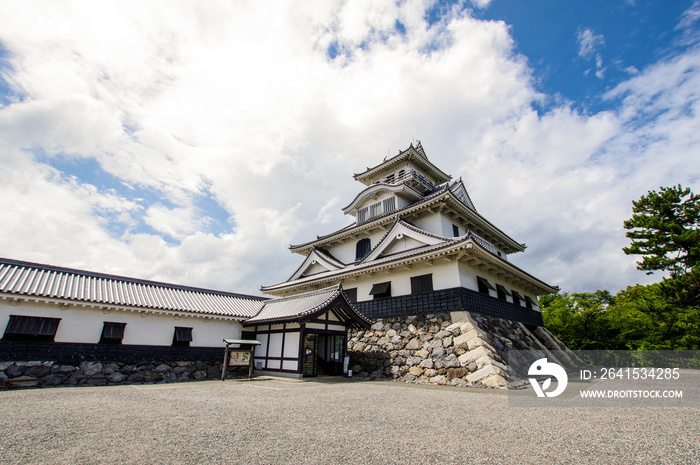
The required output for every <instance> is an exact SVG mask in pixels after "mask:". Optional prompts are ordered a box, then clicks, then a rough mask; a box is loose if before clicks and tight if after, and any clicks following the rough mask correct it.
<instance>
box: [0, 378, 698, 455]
mask: <svg viewBox="0 0 700 465" xmlns="http://www.w3.org/2000/svg"><path fill="white" fill-rule="evenodd" d="M0 408H2V418H0V462H1V463H3V464H98V463H99V464H101V463H120V464H132V463H133V464H222V463H246V464H257V463H294V464H296V463H363V464H364V463H402V464H420V463H460V464H462V463H471V464H481V463H484V464H486V463H488V464H511V463H512V464H537V465H541V464H545V463H559V464H589V463H590V464H617V463H619V464H634V463H639V464H652V463H653V464H696V463H700V439H698V438H700V421H698V414H699V413H700V409H698V408H673V409H670V408H666V409H662V408H607V409H603V408H565V409H554V408H546V409H537V408H513V407H508V406H507V396H506V394H505V392H504V391H498V390H487V389H467V388H452V387H446V386H439V387H437V386H416V385H408V384H403V383H398V382H376V381H374V382H371V381H368V382H361V381H356V380H343V379H340V380H335V381H331V380H323V379H317V380H311V381H309V380H288V379H282V378H263V379H254V380H250V381H249V380H239V381H226V382H221V381H204V382H191V383H180V384H157V385H140V386H114V387H81V388H55V389H33V390H32V389H30V390H16V391H7V392H0Z"/></svg>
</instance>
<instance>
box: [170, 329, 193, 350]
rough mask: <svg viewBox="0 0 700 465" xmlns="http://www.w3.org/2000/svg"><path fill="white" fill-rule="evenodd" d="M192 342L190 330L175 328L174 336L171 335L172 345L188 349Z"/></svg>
mask: <svg viewBox="0 0 700 465" xmlns="http://www.w3.org/2000/svg"><path fill="white" fill-rule="evenodd" d="M190 342H192V328H183V327H180V326H175V334H174V335H173V345H174V346H183V347H189V346H190Z"/></svg>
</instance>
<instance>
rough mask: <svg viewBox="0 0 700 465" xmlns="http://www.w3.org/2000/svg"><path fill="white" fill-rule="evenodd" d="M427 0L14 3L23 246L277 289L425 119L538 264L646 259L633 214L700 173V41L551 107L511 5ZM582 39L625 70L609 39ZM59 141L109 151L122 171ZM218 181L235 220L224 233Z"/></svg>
mask: <svg viewBox="0 0 700 465" xmlns="http://www.w3.org/2000/svg"><path fill="white" fill-rule="evenodd" d="M426 5H427V3H424V2H422V1H418V0H412V1H407V2H402V3H399V4H397V3H396V2H393V1H387V2H369V1H368V2H347V3H346V2H327V1H319V2H316V3H314V4H313V5H306V7H305V8H304V9H301V8H298V7H297V6H296V4H294V3H291V2H280V3H277V4H275V7H274V8H270V7H268V6H266V5H262V4H259V3H255V2H249V3H245V2H237V3H235V4H231V3H228V2H214V1H212V2H207V3H206V5H205V4H197V3H170V2H168V3H156V2H149V3H146V4H143V3H140V2H119V3H114V4H104V3H70V2H66V3H64V2H62V3H61V4H60V5H59V4H56V3H53V2H47V3H41V4H40V3H27V2H23V3H17V4H9V5H5V6H4V12H3V15H2V17H0V42H2V43H3V45H4V47H5V48H6V49H7V50H8V51H9V52H10V58H9V62H10V64H11V66H12V70H11V72H10V73H9V74H7V75H6V80H7V81H8V82H9V84H10V85H11V86H12V87H13V89H14V90H15V91H16V92H18V93H19V94H20V95H21V96H22V99H20V100H19V101H17V102H15V103H13V104H12V105H8V106H5V107H0V157H1V158H2V160H0V161H2V163H3V168H4V169H3V170H2V172H1V173H0V180H2V185H1V186H0V194H1V195H2V198H3V199H5V200H4V208H3V210H2V211H1V212H0V221H1V222H2V224H3V225H4V226H3V228H1V229H0V244H1V245H0V255H4V256H10V257H13V258H18V259H30V260H37V261H43V262H47V263H54V264H59V265H65V266H78V267H87V268H89V269H95V270H102V271H106V272H112V273H121V274H127V275H133V276H139V277H144V278H152V279H159V280H165V281H173V282H179V283H186V284H191V285H200V286H211V287H216V288H221V289H228V290H232V291H237V292H250V293H255V292H256V290H257V288H258V287H259V285H260V284H270V283H273V282H278V281H281V280H283V279H286V278H287V277H288V276H289V275H290V274H291V273H292V271H293V270H294V269H296V267H297V266H298V265H299V260H300V259H301V258H300V257H299V256H297V255H292V254H290V253H289V252H288V251H287V250H286V246H287V245H288V244H289V243H299V242H304V241H307V240H309V239H312V238H314V237H315V236H316V235H317V234H325V233H328V232H330V231H332V230H334V229H336V228H340V227H343V226H345V225H346V224H347V223H348V218H346V217H344V216H343V215H342V213H341V212H340V208H341V207H342V206H343V205H345V204H346V203H347V202H349V201H350V200H351V199H352V198H353V197H354V196H355V195H356V194H357V192H358V191H359V190H360V189H361V188H362V186H361V185H360V184H358V183H356V182H354V181H353V180H352V173H354V172H359V171H361V170H364V168H365V167H367V166H373V165H375V164H377V163H378V162H379V161H381V159H382V158H384V156H386V155H387V154H390V155H394V154H396V153H398V151H399V149H403V148H405V147H407V146H408V144H409V143H410V142H411V140H412V139H413V138H414V137H415V138H418V139H421V140H422V141H423V143H424V146H425V147H426V149H427V151H428V156H429V157H430V158H431V159H432V160H433V161H434V162H435V163H436V164H437V165H438V166H440V167H442V168H443V169H444V170H445V171H446V172H448V173H451V174H453V175H454V176H455V177H458V176H463V177H464V179H465V183H466V185H467V188H468V189H469V191H470V193H471V196H472V198H473V200H474V202H475V203H476V205H477V207H478V208H479V209H480V211H481V212H482V213H483V214H484V215H485V216H486V217H487V218H488V219H489V220H491V221H492V222H493V223H495V224H496V225H498V226H499V227H501V228H502V229H503V230H505V231H506V232H507V233H509V234H511V235H512V236H513V237H514V238H515V239H516V240H520V241H525V242H527V243H528V244H529V246H530V247H529V249H528V251H526V252H525V254H523V255H522V256H521V257H513V259H514V261H516V263H519V264H522V265H523V267H524V268H525V269H526V270H528V271H530V272H532V273H533V274H534V275H536V276H538V277H541V278H542V279H544V280H546V281H548V282H552V283H553V284H560V285H561V286H562V287H563V288H564V289H565V290H571V291H578V290H592V289H594V288H598V287H600V288H602V287H607V288H609V289H616V288H619V287H623V286H625V285H627V284H632V283H634V282H636V280H643V279H646V278H645V277H644V275H643V274H642V273H641V272H638V271H636V270H635V269H634V259H633V258H631V257H626V256H624V254H622V252H621V250H620V249H621V247H622V246H624V245H626V239H625V237H624V231H623V230H622V229H621V222H622V220H623V219H625V217H627V216H629V214H630V205H631V200H633V199H636V198H638V197H639V195H641V194H643V193H644V192H646V191H647V190H649V189H653V188H657V187H658V186H659V185H670V184H677V183H678V182H682V183H683V184H691V187H695V186H693V185H692V183H693V182H694V183H696V184H697V179H698V172H697V168H693V166H695V165H696V164H695V165H693V164H692V163H690V157H691V155H692V154H693V153H697V148H698V146H699V145H700V141H698V140H697V136H696V135H695V134H696V133H697V131H695V130H694V129H693V128H697V123H698V121H697V118H696V117H695V116H694V115H696V114H698V113H697V111H696V110H697V108H696V106H697V98H696V97H695V94H694V93H693V90H692V89H697V88H698V83H697V82H696V81H697V79H698V72H697V71H695V69H697V64H698V61H699V58H698V56H697V54H694V53H692V52H688V53H686V54H684V55H682V56H679V57H677V58H675V59H671V60H668V61H662V62H660V63H659V64H658V65H657V66H655V67H652V68H650V69H648V70H640V72H639V74H637V75H635V76H634V77H632V78H631V79H630V80H629V81H628V82H626V83H624V84H622V85H621V86H619V87H618V88H617V89H615V90H613V91H612V92H610V94H609V95H608V97H609V98H610V99H611V100H610V101H611V102H613V101H615V102H618V101H619V102H621V103H620V105H621V107H620V108H621V110H620V111H619V112H617V111H608V112H603V113H599V114H595V115H587V114H582V113H579V112H576V111H574V110H572V109H570V108H569V107H567V106H560V107H556V108H554V109H553V110H552V111H551V112H550V113H548V114H545V115H538V114H537V113H536V112H535V111H534V110H533V109H532V103H533V102H534V101H537V100H541V99H543V98H545V96H542V95H540V94H538V93H537V92H536V91H535V90H534V89H533V87H532V85H531V81H532V76H531V71H530V69H529V68H528V66H527V63H526V60H525V59H524V57H520V56H517V55H515V54H514V52H513V40H512V38H511V37H510V35H509V33H508V26H507V25H506V24H505V23H502V22H486V21H479V20H476V19H474V18H472V17H470V16H469V14H468V12H459V11H457V10H453V11H451V12H450V13H449V14H448V15H447V16H446V17H445V19H443V21H441V22H439V23H437V24H433V25H431V26H429V25H428V24H426V23H425V20H424V16H425V8H426ZM397 21H398V22H400V23H401V24H402V25H403V27H404V29H405V31H403V32H400V31H397V30H396V24H397ZM579 36H580V39H581V40H580V42H579V43H580V47H581V48H580V52H581V53H582V54H583V55H581V56H582V58H584V59H587V60H588V59H592V60H596V61H594V63H596V64H595V72H600V73H602V72H604V67H603V62H602V58H601V59H600V61H598V54H599V53H600V48H601V47H602V45H603V44H604V40H603V38H602V36H597V35H595V33H594V32H593V31H592V30H590V29H583V30H582V31H579ZM333 44H337V47H339V50H341V51H342V54H341V55H338V56H337V57H336V58H335V59H332V58H331V57H330V56H329V47H331V46H332V45H333ZM693 66H695V68H693ZM601 76H602V74H601ZM668 76H670V78H669V77H668ZM635 115H644V118H646V120H645V121H642V120H640V119H639V118H636V117H635ZM32 153H41V154H43V156H42V157H33V156H32ZM52 157H63V158H67V159H76V160H96V161H97V162H98V163H99V166H100V168H101V169H102V170H104V172H105V173H108V175H109V176H111V177H113V178H114V179H115V183H113V185H110V186H107V187H100V185H99V183H97V182H91V180H90V179H89V178H85V179H83V178H81V176H80V175H78V174H76V176H77V178H75V179H74V178H70V177H69V176H66V175H61V174H60V173H58V172H57V171H56V170H55V169H53V168H51V167H50V166H48V165H47V164H51V163H53V162H54V161H55V158H52ZM689 164H690V165H691V166H690V167H688V166H689ZM693 180H694V181H693ZM202 196H205V197H208V198H211V199H213V200H214V201H215V202H216V203H218V205H219V206H220V211H219V212H217V214H222V212H225V213H224V214H226V215H230V216H231V218H232V221H231V223H230V227H229V228H228V229H225V230H223V231H219V232H217V233H216V234H213V233H208V232H207V231H208V229H207V228H208V225H209V221H210V220H208V218H209V219H211V215H210V214H209V213H208V212H206V211H202V210H201V209H200V208H198V207H197V199H200V198H201V197H202ZM222 223H223V224H226V218H224V219H223V220H222ZM144 225H147V226H150V228H151V229H149V228H144V227H143V226H144ZM110 228H113V229H110ZM166 239H167V240H166Z"/></svg>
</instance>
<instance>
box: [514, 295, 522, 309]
mask: <svg viewBox="0 0 700 465" xmlns="http://www.w3.org/2000/svg"><path fill="white" fill-rule="evenodd" d="M523 300H524V299H523V297H522V296H521V295H520V294H518V293H517V292H515V291H513V303H514V304H515V305H517V306H519V307H520V306H522V303H521V302H522V301H523Z"/></svg>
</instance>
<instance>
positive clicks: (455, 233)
mask: <svg viewBox="0 0 700 465" xmlns="http://www.w3.org/2000/svg"><path fill="white" fill-rule="evenodd" d="M452 237H459V228H458V227H457V225H456V224H453V225H452Z"/></svg>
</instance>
